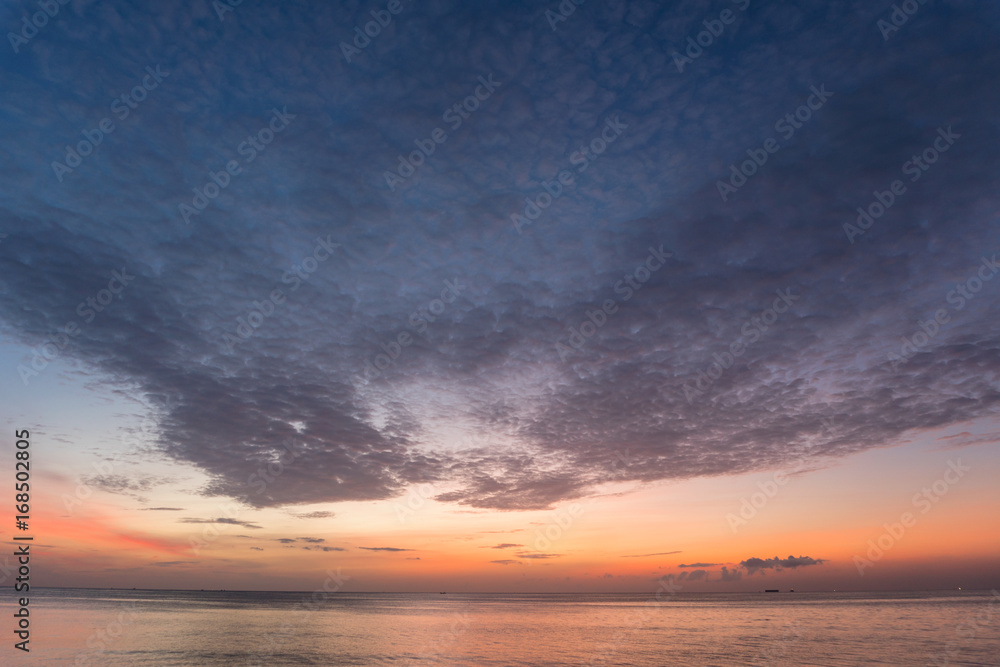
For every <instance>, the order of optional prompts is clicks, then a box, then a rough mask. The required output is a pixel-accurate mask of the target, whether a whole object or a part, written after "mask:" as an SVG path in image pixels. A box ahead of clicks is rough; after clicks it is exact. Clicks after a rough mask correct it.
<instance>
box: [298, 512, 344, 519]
mask: <svg viewBox="0 0 1000 667" xmlns="http://www.w3.org/2000/svg"><path fill="white" fill-rule="evenodd" d="M292 516H294V517H295V518H297V519H330V518H333V517H334V516H336V515H335V514H334V513H333V512H326V511H317V512H306V513H305V514H295V513H292Z"/></svg>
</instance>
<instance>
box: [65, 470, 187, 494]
mask: <svg viewBox="0 0 1000 667" xmlns="http://www.w3.org/2000/svg"><path fill="white" fill-rule="evenodd" d="M81 481H83V483H84V484H85V485H87V486H93V487H96V488H98V489H101V490H102V491H106V492H107V493H114V494H119V495H124V496H131V497H139V496H138V492H147V491H150V490H151V489H153V488H155V487H157V486H160V485H162V484H169V483H170V482H172V481H174V480H173V479H172V478H169V477H157V476H153V475H143V476H140V477H135V478H133V477H128V476H126V475H90V476H86V477H82V478H81Z"/></svg>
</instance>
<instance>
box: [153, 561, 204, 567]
mask: <svg viewBox="0 0 1000 667" xmlns="http://www.w3.org/2000/svg"><path fill="white" fill-rule="evenodd" d="M198 562H199V561H196V560H161V561H157V562H155V563H150V565H155V566H156V567H176V566H177V565H193V564H195V563H198Z"/></svg>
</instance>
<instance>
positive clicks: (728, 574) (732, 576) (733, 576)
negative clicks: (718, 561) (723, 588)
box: [706, 566, 743, 581]
mask: <svg viewBox="0 0 1000 667" xmlns="http://www.w3.org/2000/svg"><path fill="white" fill-rule="evenodd" d="M720 574H721V578H722V581H740V580H741V579H742V578H743V572H742V571H741V570H739V569H733V570H730V569H729V568H727V567H725V566H723V568H722V572H721V573H720ZM706 579H707V577H706Z"/></svg>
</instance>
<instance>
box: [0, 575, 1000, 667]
mask: <svg viewBox="0 0 1000 667" xmlns="http://www.w3.org/2000/svg"><path fill="white" fill-rule="evenodd" d="M31 593H32V594H31V605H30V609H31V617H30V618H31V629H30V630H31V643H30V644H29V646H30V647H31V653H30V655H27V654H24V653H22V652H20V651H17V650H15V649H14V648H13V643H14V641H15V640H14V639H12V638H13V637H14V635H13V634H12V632H11V631H12V630H13V621H12V617H11V613H9V612H5V613H4V614H2V616H3V618H6V619H7V621H6V623H7V625H8V626H9V627H7V628H4V629H3V636H5V637H7V640H6V641H5V643H6V644H8V645H7V646H4V647H3V648H2V649H0V664H3V665H13V664H44V665H76V666H79V667H83V666H85V665H94V666H98V665H99V666H112V667H114V666H118V665H129V666H146V665H149V666H153V665H156V666H160V665H184V666H185V667H187V666H191V665H208V666H215V665H383V666H388V665H396V666H402V665H469V666H477V667H478V666H493V665H496V666H501V665H503V666H509V665H547V666H553V667H556V666H559V667H562V666H569V665H608V666H610V665H632V666H638V667H646V666H650V667H651V666H659V665H698V666H699V667H703V666H706V665H796V666H802V665H837V666H840V665H945V664H949V665H1000V594H998V595H993V594H991V593H990V592H988V591H979V592H969V591H954V592H939V593H933V592H932V593H778V594H774V593H746V594H743V593H741V594H710V593H709V594H692V593H687V594H685V593H676V594H672V595H668V594H663V595H662V602H661V601H657V600H656V599H655V598H654V597H653V596H652V594H537V595H532V594H509V595H503V594H447V595H440V594H433V595H431V594H406V593H401V594H387V593H333V594H331V595H330V596H329V599H328V600H327V601H325V602H319V603H317V604H312V603H311V602H310V600H311V595H310V594H309V593H248V592H207V591H206V592H192V591H179V592H178V591H146V590H140V591H131V590H128V591H124V590H93V589H57V588H49V589H33V590H32V591H31ZM2 597H3V602H4V607H3V608H4V609H6V610H12V609H13V608H14V607H13V604H14V601H13V599H12V598H13V594H12V593H11V591H10V590H9V589H7V590H5V591H4V593H3V596H2ZM303 603H306V604H307V605H308V606H307V607H304V606H303Z"/></svg>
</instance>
